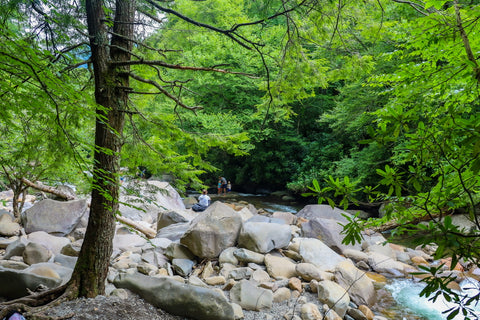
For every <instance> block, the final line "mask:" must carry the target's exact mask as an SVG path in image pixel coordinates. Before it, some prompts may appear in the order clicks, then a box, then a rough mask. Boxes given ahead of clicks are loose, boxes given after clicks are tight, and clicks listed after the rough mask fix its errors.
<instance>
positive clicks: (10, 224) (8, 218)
mask: <svg viewBox="0 0 480 320" xmlns="http://www.w3.org/2000/svg"><path fill="white" fill-rule="evenodd" d="M13 220H14V218H13V217H12V215H10V214H9V213H8V212H0V236H5V237H12V236H18V235H19V234H20V230H21V229H22V227H21V226H20V225H19V224H18V223H17V222H14V221H13Z"/></svg>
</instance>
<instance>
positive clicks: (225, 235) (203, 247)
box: [180, 201, 242, 258]
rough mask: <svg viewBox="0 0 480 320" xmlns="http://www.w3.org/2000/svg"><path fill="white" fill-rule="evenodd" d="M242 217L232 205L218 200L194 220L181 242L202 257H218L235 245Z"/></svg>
mask: <svg viewBox="0 0 480 320" xmlns="http://www.w3.org/2000/svg"><path fill="white" fill-rule="evenodd" d="M241 227H242V218H241V217H240V216H239V215H238V214H237V213H236V212H235V210H233V209H232V208H231V207H229V206H227V205H225V204H223V203H221V202H219V201H217V202H214V203H213V204H212V205H211V206H210V207H208V208H207V209H206V210H205V211H204V212H203V213H202V214H200V215H199V216H198V217H196V218H195V219H194V220H192V222H191V225H190V228H189V229H188V230H187V232H185V234H184V235H183V237H182V238H181V239H180V243H181V244H183V245H184V246H186V247H187V248H188V249H190V251H191V252H192V253H193V254H195V255H196V256H197V257H200V258H216V257H218V255H219V254H220V253H221V252H222V251H223V250H225V249H226V248H228V247H232V246H234V245H235V243H236V241H237V238H238V234H239V232H240V228H241Z"/></svg>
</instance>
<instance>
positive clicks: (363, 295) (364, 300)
mask: <svg viewBox="0 0 480 320" xmlns="http://www.w3.org/2000/svg"><path fill="white" fill-rule="evenodd" d="M335 279H336V280H337V283H338V284H339V285H340V286H342V287H343V288H344V289H345V290H347V291H348V294H349V295H350V299H352V301H353V302H355V303H356V304H357V305H362V304H364V305H367V306H373V304H374V303H375V302H376V300H377V294H376V292H375V288H374V287H373V281H372V280H371V279H370V278H369V277H368V276H367V274H366V273H365V272H364V271H361V270H359V269H358V268H357V267H355V266H354V265H353V263H352V261H350V260H345V261H342V262H340V263H339V264H338V265H337V268H336V270H335Z"/></svg>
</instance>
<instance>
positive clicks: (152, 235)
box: [117, 216, 157, 239]
mask: <svg viewBox="0 0 480 320" xmlns="http://www.w3.org/2000/svg"><path fill="white" fill-rule="evenodd" d="M117 220H118V221H120V222H121V223H124V224H126V225H127V226H130V227H132V228H134V229H135V230H137V231H139V232H141V233H143V234H144V235H145V236H146V237H147V238H149V239H153V238H155V237H156V236H157V233H156V232H155V230H153V229H152V228H149V227H145V226H142V225H140V224H138V223H137V222H135V221H133V220H130V219H128V218H125V217H122V216H117Z"/></svg>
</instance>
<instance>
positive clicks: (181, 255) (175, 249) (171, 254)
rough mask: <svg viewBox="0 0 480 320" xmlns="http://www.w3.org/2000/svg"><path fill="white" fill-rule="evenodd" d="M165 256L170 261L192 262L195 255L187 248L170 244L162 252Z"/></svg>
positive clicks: (177, 244)
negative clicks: (185, 260)
mask: <svg viewBox="0 0 480 320" xmlns="http://www.w3.org/2000/svg"><path fill="white" fill-rule="evenodd" d="M164 254H165V256H166V257H167V258H169V259H170V260H173V259H190V260H193V259H194V258H195V255H194V254H193V253H192V252H190V250H188V248H187V247H185V246H184V245H182V244H180V243H175V242H172V243H171V244H170V245H169V246H168V247H167V249H165V252H164Z"/></svg>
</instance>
